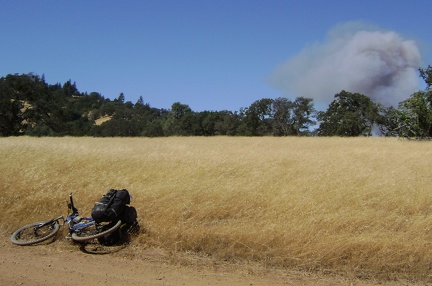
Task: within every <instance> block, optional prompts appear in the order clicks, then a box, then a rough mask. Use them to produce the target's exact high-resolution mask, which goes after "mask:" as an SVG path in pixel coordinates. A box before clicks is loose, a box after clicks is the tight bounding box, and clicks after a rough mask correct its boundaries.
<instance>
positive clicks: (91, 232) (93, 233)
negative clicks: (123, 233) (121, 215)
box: [72, 220, 121, 242]
mask: <svg viewBox="0 0 432 286" xmlns="http://www.w3.org/2000/svg"><path fill="white" fill-rule="evenodd" d="M120 225H121V220H119V221H117V223H116V224H114V225H113V226H112V227H110V228H108V229H106V230H104V231H101V232H99V231H98V229H97V228H96V225H92V226H89V227H86V228H85V229H83V230H81V231H79V232H74V233H72V239H73V240H74V241H77V242H84V241H87V240H92V239H95V238H99V237H102V236H105V235H107V234H110V233H112V232H114V231H116V230H117V229H119V228H120Z"/></svg>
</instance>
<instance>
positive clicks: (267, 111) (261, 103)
mask: <svg viewBox="0 0 432 286" xmlns="http://www.w3.org/2000/svg"><path fill="white" fill-rule="evenodd" d="M272 104H273V99H270V98H263V99H260V100H256V101H254V102H253V103H252V104H251V105H250V106H249V108H247V109H246V110H245V118H244V121H245V124H246V126H245V127H246V134H245V135H248V136H262V135H271V134H272V118H273V110H272Z"/></svg>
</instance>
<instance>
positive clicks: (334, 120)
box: [317, 90, 379, 136]
mask: <svg viewBox="0 0 432 286" xmlns="http://www.w3.org/2000/svg"><path fill="white" fill-rule="evenodd" d="M378 117H379V113H378V107H377V105H376V104H375V103H373V102H372V101H371V100H370V98H369V97H367V96H365V95H363V94H359V93H350V92H347V91H345V90H342V91H341V92H340V93H338V94H336V95H335V99H334V100H333V101H332V102H331V103H330V106H329V108H328V109H327V111H325V112H320V113H319V114H318V120H319V122H320V126H319V128H318V130H317V132H318V135H320V136H359V135H372V127H373V125H374V123H375V122H376V121H377V120H378Z"/></svg>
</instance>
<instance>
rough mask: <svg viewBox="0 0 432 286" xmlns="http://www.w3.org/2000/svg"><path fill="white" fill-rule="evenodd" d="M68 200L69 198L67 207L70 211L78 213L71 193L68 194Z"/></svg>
mask: <svg viewBox="0 0 432 286" xmlns="http://www.w3.org/2000/svg"><path fill="white" fill-rule="evenodd" d="M69 200H70V203H69V204H68V208H69V209H70V210H72V213H74V214H75V213H76V214H78V209H77V208H76V207H75V205H74V202H73V198H72V193H70V194H69Z"/></svg>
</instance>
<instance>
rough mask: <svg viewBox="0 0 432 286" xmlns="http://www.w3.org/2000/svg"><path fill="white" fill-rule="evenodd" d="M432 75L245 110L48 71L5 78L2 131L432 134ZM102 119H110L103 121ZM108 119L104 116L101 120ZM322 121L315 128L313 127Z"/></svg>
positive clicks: (0, 91) (0, 83) (0, 86)
mask: <svg viewBox="0 0 432 286" xmlns="http://www.w3.org/2000/svg"><path fill="white" fill-rule="evenodd" d="M419 73H420V77H422V78H423V79H424V81H425V83H426V88H425V90H423V91H418V92H415V93H414V94H412V95H410V96H409V97H408V98H407V99H406V100H404V101H402V102H400V103H399V105H398V106H397V107H392V106H391V107H385V106H383V105H381V104H379V103H374V102H372V100H371V99H370V98H369V97H368V96H366V95H363V94H359V93H352V92H349V91H345V90H342V91H341V92H339V93H338V94H336V95H335V96H334V100H333V101H332V102H331V103H330V105H329V106H328V108H327V110H325V111H317V110H315V108H314V102H313V99H312V98H305V97H297V98H295V99H293V100H291V99H288V98H283V97H279V98H276V99H271V98H263V99H260V100H257V101H255V102H253V103H252V104H251V105H250V106H249V107H245V108H240V110H238V111H228V110H223V111H202V112H194V111H193V110H192V109H191V108H190V107H189V106H188V105H187V104H183V103H180V102H175V103H173V104H172V106H171V108H170V109H164V108H155V107H152V106H150V104H149V103H145V102H144V100H143V98H142V97H140V98H139V99H138V101H137V102H136V103H132V102H130V101H126V99H125V96H124V94H123V93H121V94H120V95H119V96H118V98H116V99H114V100H110V99H108V98H104V97H103V96H102V95H101V94H100V93H98V92H91V93H89V94H88V93H82V92H80V91H79V90H78V89H77V87H76V83H75V82H72V81H71V80H69V81H67V82H65V83H63V84H60V83H56V84H48V83H46V81H45V78H44V76H43V75H42V76H38V75H35V74H31V73H30V74H9V75H7V76H5V77H2V78H0V136H21V135H28V136H96V137H113V136H128V137H129V136H132V137H133V136H145V137H161V136H215V135H229V136H362V135H364V136H369V135H372V134H373V133H374V132H376V133H379V134H380V135H382V136H398V137H408V138H431V137H432V90H431V84H432V82H431V81H432V67H431V66H428V67H427V68H426V69H421V68H420V69H419ZM101 119H105V120H104V121H101ZM100 122H103V123H100ZM315 126H316V128H315V129H313V128H314V127H315Z"/></svg>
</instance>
